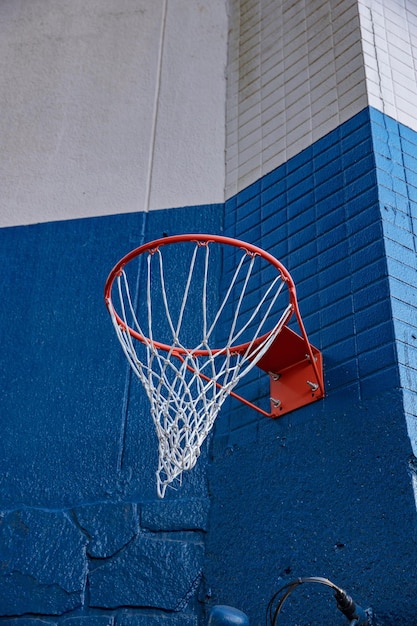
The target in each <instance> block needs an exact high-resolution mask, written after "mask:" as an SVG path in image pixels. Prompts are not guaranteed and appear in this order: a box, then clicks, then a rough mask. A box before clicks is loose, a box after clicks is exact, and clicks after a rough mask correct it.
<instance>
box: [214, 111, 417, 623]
mask: <svg viewBox="0 0 417 626" xmlns="http://www.w3.org/2000/svg"><path fill="white" fill-rule="evenodd" d="M410 135H411V137H410ZM405 136H407V137H408V139H407V141H408V144H407V149H409V150H410V151H411V152H412V153H413V154H414V155H415V154H416V134H415V133H410V131H409V130H405V129H401V130H400V127H399V125H397V124H394V123H393V122H392V121H391V120H388V119H386V118H384V116H382V115H381V114H378V113H377V112H375V111H373V110H368V109H366V110H364V111H363V112H362V113H361V114H359V115H357V116H355V117H354V118H353V119H351V120H349V121H348V122H347V123H346V124H344V125H343V126H341V127H340V128H338V129H337V130H336V131H334V132H333V133H330V134H329V135H327V136H326V137H324V138H323V139H321V140H320V141H318V142H317V143H316V144H314V145H313V146H311V147H310V148H308V149H307V150H304V151H303V152H302V153H301V154H299V155H298V156H297V157H295V158H294V159H292V160H291V161H290V162H288V163H286V164H284V165H283V166H281V167H280V168H278V169H277V170H275V171H274V172H272V173H271V174H269V175H268V176H266V177H265V178H264V179H263V180H262V181H260V182H261V185H260V187H259V181H258V183H257V184H256V185H252V186H251V188H250V189H248V190H245V192H244V193H242V194H238V196H237V198H234V199H232V200H231V201H229V202H228V203H226V221H225V227H226V234H233V235H235V236H237V237H239V238H242V239H246V240H248V241H251V242H253V243H257V244H258V245H261V246H263V247H265V248H267V249H268V251H269V252H271V253H272V254H275V255H277V256H278V257H279V258H280V259H281V261H283V262H284V264H285V265H286V266H287V267H288V268H289V269H290V271H291V272H292V275H293V277H294V278H295V281H296V285H297V291H298V297H299V301H300V307H301V313H302V315H303V319H304V321H305V324H306V328H307V331H308V332H309V334H310V339H311V341H312V342H313V343H314V345H316V346H318V347H319V348H320V349H321V350H322V353H323V358H324V371H325V381H326V390H327V397H326V398H325V399H324V400H323V401H320V402H318V403H315V404H313V405H310V406H308V407H305V408H303V409H300V410H298V411H295V412H293V413H291V414H289V415H286V416H284V417H283V418H281V419H280V420H276V421H272V420H266V419H265V418H262V417H258V416H257V415H256V414H254V413H253V412H251V411H250V410H248V409H247V408H246V407H244V406H239V405H237V404H235V403H234V404H232V405H231V406H230V411H229V414H228V416H227V419H226V418H224V419H223V416H221V418H220V419H219V420H218V422H217V426H216V435H215V439H214V442H213V449H212V452H213V458H212V462H211V465H210V467H209V479H210V492H211V514H210V526H209V528H210V532H209V534H208V539H207V543H206V550H207V556H206V566H205V573H206V581H207V587H208V589H209V590H210V591H209V593H210V598H209V600H208V602H209V604H210V605H216V604H228V605H232V606H236V607H237V608H239V609H241V610H243V611H244V612H245V613H247V614H248V615H249V617H250V621H251V623H256V624H257V623H261V622H262V621H263V620H264V617H265V608H266V605H267V602H268V600H269V598H270V597H271V595H272V594H273V593H274V592H275V591H276V590H277V589H278V588H279V587H281V586H282V585H283V584H284V583H286V582H289V581H291V580H293V579H295V578H297V577H299V576H314V575H317V576H326V577H328V578H330V579H331V580H333V581H334V582H336V583H337V584H339V585H341V586H344V587H345V588H347V589H349V592H350V593H351V594H352V595H353V596H354V598H355V600H356V601H357V602H359V604H361V605H364V606H373V608H374V609H375V611H376V612H377V615H378V617H379V621H378V623H379V624H386V625H390V624H393V623H396V622H399V623H403V624H408V623H410V624H411V623H413V619H414V613H415V606H414V604H415V603H414V591H413V590H414V570H415V563H416V557H417V553H416V544H415V542H414V538H413V535H414V530H413V529H414V525H415V517H416V515H415V504H414V500H413V494H412V489H411V484H410V477H409V473H408V469H409V459H410V455H411V453H412V448H411V445H410V440H409V438H408V434H407V425H406V415H405V411H404V392H407V391H408V388H409V394H408V396H406V398H407V401H406V412H407V411H408V413H411V412H413V411H415V408H414V407H415V406H416V403H415V402H412V401H411V397H412V396H413V395H414V397H415V392H416V383H415V380H416V378H415V374H416V373H417V372H416V371H415V368H416V360H415V354H416V350H415V343H416V340H415V337H416V336H417V335H416V333H415V330H414V329H415V323H416V316H415V313H416V311H417V309H416V298H415V295H416V293H415V292H416V285H417V281H416V274H415V269H416V265H415V264H416V254H415V247H414V246H415V230H414V229H413V221H412V220H413V218H412V216H413V214H414V216H415V206H416V205H415V204H413V199H412V195H413V192H414V184H413V183H414V182H415V180H416V179H415V178H414V176H415V173H414V172H415V162H414V160H408V166H405V164H404V166H402V165H401V164H402V161H401V160H399V162H396V161H395V159H396V158H397V157H398V156H399V155H401V154H402V153H403V150H404V148H403V147H402V146H401V142H403V143H404V141H405ZM391 144H392V145H393V146H394V147H393V149H392V151H391V153H390V154H389V155H388V157H389V158H388V157H387V156H386V153H387V145H388V146H390V145H391ZM398 146H399V149H397V147H398ZM410 146H412V147H411V148H410ZM394 148H395V149H396V151H395V149H394ZM384 159H385V160H384ZM408 168H413V169H412V170H409V169H408ZM256 194H259V198H260V202H261V206H260V211H261V215H262V221H261V224H259V222H258V223H257V221H256V217H255V211H256V209H255V207H256V206H257V202H258V201H257V198H256ZM404 194H405V195H404ZM246 207H247V210H245V208H246ZM400 324H401V326H400ZM400 334H401V335H400ZM410 355H414V358H413V357H412V356H410ZM405 380H407V382H404V381H405ZM407 385H408V388H407ZM267 386H268V383H267V381H265V376H264V375H263V374H259V373H258V372H255V373H254V374H253V376H252V380H251V381H246V387H247V388H248V389H251V392H252V393H256V391H255V390H256V389H258V393H259V395H260V396H267V393H268V388H267ZM414 415H415V413H414ZM399 512H401V513H399ZM394 581H395V582H394ZM293 602H294V604H293V603H290V606H288V607H287V606H286V608H285V611H284V612H283V615H282V623H283V624H285V623H303V624H307V623H308V624H319V623H320V624H321V623H336V620H337V619H338V617H339V620H340V623H343V618H342V617H340V616H337V615H336V611H335V607H334V605H333V604H332V602H331V600H329V599H328V598H327V601H325V600H323V599H322V598H321V597H320V594H316V595H314V593H313V594H311V593H309V594H308V598H304V599H303V598H302V597H301V598H299V599H297V600H295V601H293ZM337 623H339V622H337Z"/></svg>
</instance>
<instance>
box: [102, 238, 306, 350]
mask: <svg viewBox="0 0 417 626" xmlns="http://www.w3.org/2000/svg"><path fill="white" fill-rule="evenodd" d="M187 241H188V242H190V241H191V242H195V243H197V244H199V245H206V244H209V243H219V244H223V245H227V246H234V247H235V248H240V249H241V250H244V251H245V252H247V253H248V254H250V255H256V256H260V257H263V258H264V259H265V260H266V261H268V263H270V264H271V265H272V266H274V267H275V268H276V269H277V270H278V272H279V273H280V274H281V277H282V279H283V280H284V281H285V282H286V283H287V286H288V290H289V295H290V304H291V305H292V311H295V312H296V313H297V318H298V316H299V313H298V304H297V298H296V291H295V284H294V281H293V279H292V277H291V275H290V273H289V272H288V270H287V269H286V267H285V266H284V265H283V264H282V263H281V262H280V261H278V259H276V258H275V257H274V256H272V254H269V252H266V251H265V250H262V248H259V247H258V246H254V245H252V244H250V243H247V242H245V241H240V240H239V239H234V238H232V237H224V236H223V235H207V234H185V235H173V236H170V237H163V238H161V239H156V240H154V241H150V242H148V243H145V244H143V245H142V246H139V247H138V248H135V249H134V250H132V251H131V252H129V253H128V254H126V255H125V256H124V257H122V258H121V259H120V261H119V262H118V263H116V265H115V266H114V267H113V269H112V270H111V272H110V274H109V276H108V278H107V280H106V283H105V286H104V299H105V302H106V306H107V309H108V310H109V312H111V311H113V315H114V316H115V318H116V321H117V323H118V325H119V326H120V327H121V328H122V329H123V330H125V331H127V332H128V333H129V334H130V335H131V337H133V338H135V339H137V340H138V341H140V342H141V343H143V344H146V345H149V344H151V345H152V346H155V347H156V348H158V349H160V350H164V351H166V352H170V351H172V353H173V354H178V355H185V354H190V353H191V354H193V355H195V356H208V355H209V354H216V353H219V352H221V351H222V350H224V348H213V349H212V350H210V351H208V350H193V349H192V348H191V349H187V348H174V349H173V347H172V346H170V345H169V344H165V343H160V342H159V341H155V340H150V339H149V337H145V336H144V335H141V334H140V333H138V332H137V331H136V330H134V329H133V328H131V327H130V326H127V325H126V324H125V323H124V321H123V320H122V319H121V317H120V316H119V314H118V313H117V311H116V310H115V308H114V306H113V302H112V299H111V292H112V288H113V284H114V281H115V279H116V278H117V277H118V276H120V275H121V273H122V271H123V268H124V267H125V265H127V264H128V263H129V262H130V261H132V260H133V259H135V258H137V257H138V256H140V255H142V254H144V253H145V252H150V253H151V254H153V253H154V252H156V251H157V250H158V249H159V248H161V247H162V246H167V245H171V244H176V243H183V242H187ZM287 321H288V320H287ZM272 332H273V330H271V331H269V332H267V333H265V334H264V335H262V337H258V338H257V339H256V341H254V342H251V341H248V342H246V343H242V344H239V345H237V346H231V347H230V348H229V350H230V351H231V352H233V353H236V354H243V353H244V352H246V350H247V349H248V348H249V346H251V344H252V348H253V349H254V348H256V346H257V345H259V344H260V343H262V342H263V341H265V340H266V339H267V338H268V337H269V336H270V335H271V333H272Z"/></svg>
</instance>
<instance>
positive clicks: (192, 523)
mask: <svg viewBox="0 0 417 626" xmlns="http://www.w3.org/2000/svg"><path fill="white" fill-rule="evenodd" d="M209 505H210V503H209V500H208V499H207V500H202V499H190V500H175V501H160V502H149V503H147V504H144V505H143V506H142V511H141V520H140V521H141V525H142V527H143V528H146V529H148V530H153V531H161V530H168V531H172V530H174V531H175V530H203V531H206V530H207V525H208V511H209Z"/></svg>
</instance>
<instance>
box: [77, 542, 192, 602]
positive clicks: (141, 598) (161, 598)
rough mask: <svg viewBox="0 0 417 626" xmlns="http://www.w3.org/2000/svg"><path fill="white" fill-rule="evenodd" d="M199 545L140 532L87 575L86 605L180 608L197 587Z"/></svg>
mask: <svg viewBox="0 0 417 626" xmlns="http://www.w3.org/2000/svg"><path fill="white" fill-rule="evenodd" d="M202 563H203V546H202V545H200V544H197V543H192V542H189V541H173V540H167V539H163V538H154V537H152V536H148V535H140V536H139V537H138V538H137V540H136V541H134V542H132V543H130V544H129V545H128V546H127V547H126V549H125V550H123V551H122V552H120V553H118V554H117V555H116V556H115V557H114V558H113V559H110V560H108V561H107V562H106V563H104V564H103V565H101V566H99V567H97V568H96V569H95V570H93V571H92V572H91V573H90V575H89V588H90V605H91V606H92V607H97V608H103V609H109V608H110V609H112V608H117V607H122V606H129V607H152V608H160V609H165V610H168V611H180V610H182V609H183V608H185V606H186V605H187V604H188V602H189V600H190V599H191V598H192V597H193V595H194V593H195V592H196V590H197V587H198V585H199V581H200V577H201V568H202Z"/></svg>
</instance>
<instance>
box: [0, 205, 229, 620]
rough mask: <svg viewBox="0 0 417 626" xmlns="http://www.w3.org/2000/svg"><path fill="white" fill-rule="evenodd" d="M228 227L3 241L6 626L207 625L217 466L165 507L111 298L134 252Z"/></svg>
mask: <svg viewBox="0 0 417 626" xmlns="http://www.w3.org/2000/svg"><path fill="white" fill-rule="evenodd" d="M222 217H223V205H212V206H204V207H187V208H185V209H178V210H176V209H169V210H166V211H154V212H151V213H149V214H147V215H146V214H144V213H139V214H133V213H132V214H127V215H120V216H112V217H104V218H91V219H83V220H74V221H71V220H69V221H59V222H51V223H47V224H37V225H32V226H26V227H23V226H20V227H14V228H5V229H2V230H1V231H0V241H1V245H0V251H1V253H0V254H1V258H2V263H4V264H7V266H8V267H9V271H8V272H6V273H5V274H3V276H2V279H1V290H2V293H3V298H2V304H1V306H0V317H1V324H0V341H1V345H2V351H1V356H0V363H1V368H0V372H1V373H0V388H1V419H2V437H1V446H0V616H1V617H2V618H5V617H8V619H7V620H6V621H5V623H13V624H16V626H17V625H18V624H20V625H21V626H26V625H27V622H28V619H29V618H28V616H35V615H36V616H38V618H39V616H43V618H44V619H46V620H49V623H57V622H58V621H59V622H60V623H61V622H63V621H67V619H70V618H71V619H75V620H76V623H80V622H79V620H83V621H84V623H85V624H86V625H87V624H90V622H91V623H92V624H94V623H95V622H97V624H101V623H103V625H104V624H113V623H114V622H115V621H117V623H124V622H126V623H127V622H129V623H132V624H133V623H134V622H135V621H137V622H138V623H139V622H140V623H142V624H143V623H144V622H145V623H148V622H149V624H151V623H152V624H159V623H166V619H167V616H170V621H172V623H174V624H177V625H178V626H191V625H193V624H194V625H195V624H196V623H197V617H198V615H199V613H200V609H199V605H198V603H197V597H198V589H199V585H200V582H201V576H202V565H203V556H204V535H205V533H206V532H207V528H208V527H207V519H208V518H207V516H208V506H209V502H208V494H207V485H206V481H205V459H206V450H204V451H203V454H202V457H201V464H200V465H199V466H198V467H197V468H196V469H195V471H193V472H192V473H188V475H187V476H185V477H184V480H183V485H182V488H181V490H178V491H176V492H174V491H172V490H170V493H169V496H167V499H166V501H160V500H159V499H158V498H157V494H156V481H155V471H156V469H157V444H158V442H157V438H156V434H155V430H154V425H153V423H152V419H151V416H150V407H149V401H148V399H147V397H146V395H145V392H144V391H143V390H142V387H141V385H140V383H139V381H138V380H137V379H136V378H132V374H131V371H130V368H129V367H128V364H127V362H126V359H125V357H124V355H123V353H122V350H121V348H120V345H119V343H118V341H117V339H116V336H115V334H114V332H113V329H112V325H111V321H110V318H109V316H108V313H107V311H106V307H105V305H104V298H103V287H104V281H105V279H106V277H107V274H108V272H109V271H110V269H111V268H112V267H113V265H114V264H115V263H116V261H117V260H118V259H119V258H120V257H121V256H122V255H123V254H125V253H127V252H128V251H130V250H131V248H132V247H134V246H136V245H140V244H141V243H143V241H144V240H149V239H155V238H158V237H161V236H162V235H163V233H164V232H166V233H177V232H186V231H187V229H189V230H190V231H191V232H195V231H197V232H198V231H201V230H205V229H207V230H209V231H210V232H218V231H219V230H220V228H221V223H222ZM29 621H30V620H29ZM67 626H68V625H67ZM90 626H91V624H90Z"/></svg>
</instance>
